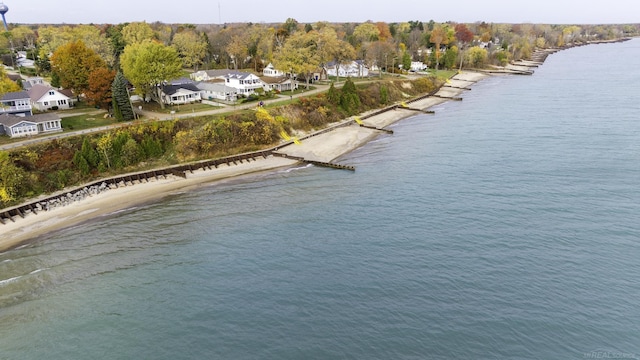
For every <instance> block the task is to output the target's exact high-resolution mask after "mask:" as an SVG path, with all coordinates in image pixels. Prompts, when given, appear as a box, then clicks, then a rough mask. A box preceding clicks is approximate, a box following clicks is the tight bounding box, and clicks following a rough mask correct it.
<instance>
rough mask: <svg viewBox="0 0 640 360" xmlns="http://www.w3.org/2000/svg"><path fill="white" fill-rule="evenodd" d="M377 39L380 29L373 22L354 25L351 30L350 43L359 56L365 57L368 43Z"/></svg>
mask: <svg viewBox="0 0 640 360" xmlns="http://www.w3.org/2000/svg"><path fill="white" fill-rule="evenodd" d="M379 39H380V30H379V29H378V27H377V26H376V25H375V24H373V23H370V22H366V23H362V24H360V25H358V26H356V28H355V29H354V30H353V34H352V44H353V46H354V48H355V49H356V51H357V53H358V56H359V57H360V58H365V57H366V55H367V48H368V47H369V44H370V43H371V42H373V41H377V40H379Z"/></svg>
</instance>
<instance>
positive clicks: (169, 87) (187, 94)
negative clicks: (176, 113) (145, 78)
mask: <svg viewBox="0 0 640 360" xmlns="http://www.w3.org/2000/svg"><path fill="white" fill-rule="evenodd" d="M161 96H162V102H163V103H165V104H168V105H182V104H191V103H194V102H197V101H200V100H202V97H201V96H200V89H198V87H197V86H196V84H195V83H194V82H193V81H191V80H189V79H185V78H180V79H178V80H173V81H172V82H171V83H169V84H166V85H163V86H162V92H161Z"/></svg>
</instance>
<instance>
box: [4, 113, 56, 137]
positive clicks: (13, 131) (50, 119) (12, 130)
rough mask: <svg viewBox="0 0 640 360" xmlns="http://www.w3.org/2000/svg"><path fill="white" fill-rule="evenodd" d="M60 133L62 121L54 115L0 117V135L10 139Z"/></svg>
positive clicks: (8, 115)
mask: <svg viewBox="0 0 640 360" xmlns="http://www.w3.org/2000/svg"><path fill="white" fill-rule="evenodd" d="M60 131H62V120H61V119H60V116H59V115H58V114H55V113H44V114H36V115H32V116H16V115H11V114H2V115H0V134H5V135H8V136H10V137H12V138H16V137H24V136H33V135H40V134H46V133H52V132H60Z"/></svg>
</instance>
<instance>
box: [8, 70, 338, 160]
mask: <svg viewBox="0 0 640 360" xmlns="http://www.w3.org/2000/svg"><path fill="white" fill-rule="evenodd" d="M341 85H342V83H341V84H340V85H338V86H341ZM314 87H315V89H313V90H308V91H306V90H305V91H304V92H301V93H299V94H295V95H293V96H290V98H291V99H293V98H299V97H303V96H309V95H313V94H318V93H321V92H323V91H327V89H329V85H318V84H316V85H314ZM286 99H287V97H286V96H279V97H277V98H275V99H269V100H265V101H264V103H265V104H271V103H275V102H280V101H283V100H286ZM255 107H256V103H255V102H251V103H246V104H240V105H235V106H233V107H231V106H225V107H221V108H217V109H213V110H206V111H198V112H194V113H187V114H184V113H181V114H163V113H158V112H151V111H146V110H144V105H143V109H142V110H139V109H138V108H137V107H136V108H135V109H134V110H135V112H136V113H137V114H139V115H141V116H144V117H145V118H146V119H149V120H159V121H164V120H173V119H181V118H188V117H194V116H202V115H212V114H220V113H225V112H229V111H233V110H240V109H253V108H255ZM80 114H81V113H77V112H76V113H68V114H65V113H60V117H66V116H77V115H80ZM127 125H129V123H128V122H125V123H118V124H113V125H108V126H100V127H95V128H90V129H85V130H78V131H68V132H67V131H65V132H62V133H57V134H52V135H48V136H38V137H35V138H29V139H25V140H21V141H17V142H13V143H10V144H5V145H0V150H9V149H15V148H19V147H22V146H27V145H33V144H37V143H41V142H45V141H51V140H54V139H61V138H65V137H70V136H77V135H82V134H91V133H95V132H100V131H105V130H109V129H115V128H118V127H124V126H127Z"/></svg>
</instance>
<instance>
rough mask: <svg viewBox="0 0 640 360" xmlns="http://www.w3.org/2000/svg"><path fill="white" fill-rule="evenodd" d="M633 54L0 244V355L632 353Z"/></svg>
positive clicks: (577, 61) (551, 71) (618, 49)
mask: <svg viewBox="0 0 640 360" xmlns="http://www.w3.org/2000/svg"><path fill="white" fill-rule="evenodd" d="M638 58H640V39H634V40H632V41H628V42H624V43H617V44H606V45H592V46H585V47H579V48H573V49H569V50H565V51H561V52H559V53H556V54H553V55H551V56H549V58H548V59H547V61H546V62H545V64H544V65H543V66H541V67H540V68H537V69H535V70H536V71H535V74H534V75H533V76H504V77H491V78H489V79H486V80H483V81H481V82H480V83H478V84H476V85H474V86H473V90H471V91H467V92H465V93H463V94H462V97H463V98H464V100H463V101H462V102H448V103H445V104H442V105H439V106H437V107H435V108H433V109H432V110H435V111H436V113H435V115H418V116H415V117H412V118H408V119H405V120H403V121H401V122H399V123H397V124H395V125H393V126H392V129H393V130H394V134H393V135H381V136H380V137H379V138H377V139H376V140H374V141H372V142H370V143H368V144H367V145H365V146H364V147H362V148H360V149H358V150H357V151H355V152H353V153H350V154H348V155H346V156H344V157H342V158H340V159H339V162H340V163H343V164H348V165H353V166H355V167H356V169H357V170H356V171H355V172H349V171H341V170H332V169H325V168H318V167H314V166H311V167H308V166H305V167H300V168H295V169H286V170H281V171H277V172H273V173H268V174H261V175H255V176H251V177H244V178H242V179H237V180H234V181H228V182H225V183H222V184H218V185H215V184H212V185H211V186H208V187H203V188H200V189H198V190H196V191H192V192H186V193H181V194H176V195H173V196H171V197H169V198H166V199H164V200H163V201H162V202H158V203H153V204H147V205H144V206H141V207H138V208H134V209H129V210H127V211H123V212H119V213H117V214H113V215H112V216H108V217H105V218H101V219H100V221H97V222H93V223H89V224H84V225H82V226H76V227H74V228H70V229H66V230H63V231H60V232H56V233H55V234H52V235H51V236H49V237H43V238H42V239H40V240H39V241H36V242H32V243H29V244H27V245H26V246H23V247H20V248H18V249H14V250H11V251H8V252H4V253H1V254H0V359H43V358H46V359H87V358H93V359H134V358H142V359H184V358H190V359H191V358H195V359H199V358H212V359H336V358H338V359H341V358H347V359H351V358H353V359H469V358H473V359H502V358H510V359H585V358H595V357H597V356H598V355H600V358H603V357H604V355H607V356H608V357H609V358H611V357H613V356H617V357H622V356H625V357H626V358H640V340H639V337H638V335H639V334H640V307H639V306H638V298H640V280H638V279H640V260H639V259H640V242H639V241H638V240H639V239H640V225H639V224H638V223H639V221H638V219H639V217H638V214H640V191H638V185H639V183H640V121H639V118H638V113H639V110H640V105H639V104H640V91H638V84H640V68H638V66H637V59H638ZM612 59H615V61H613V60H612ZM0 230H1V229H0Z"/></svg>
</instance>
